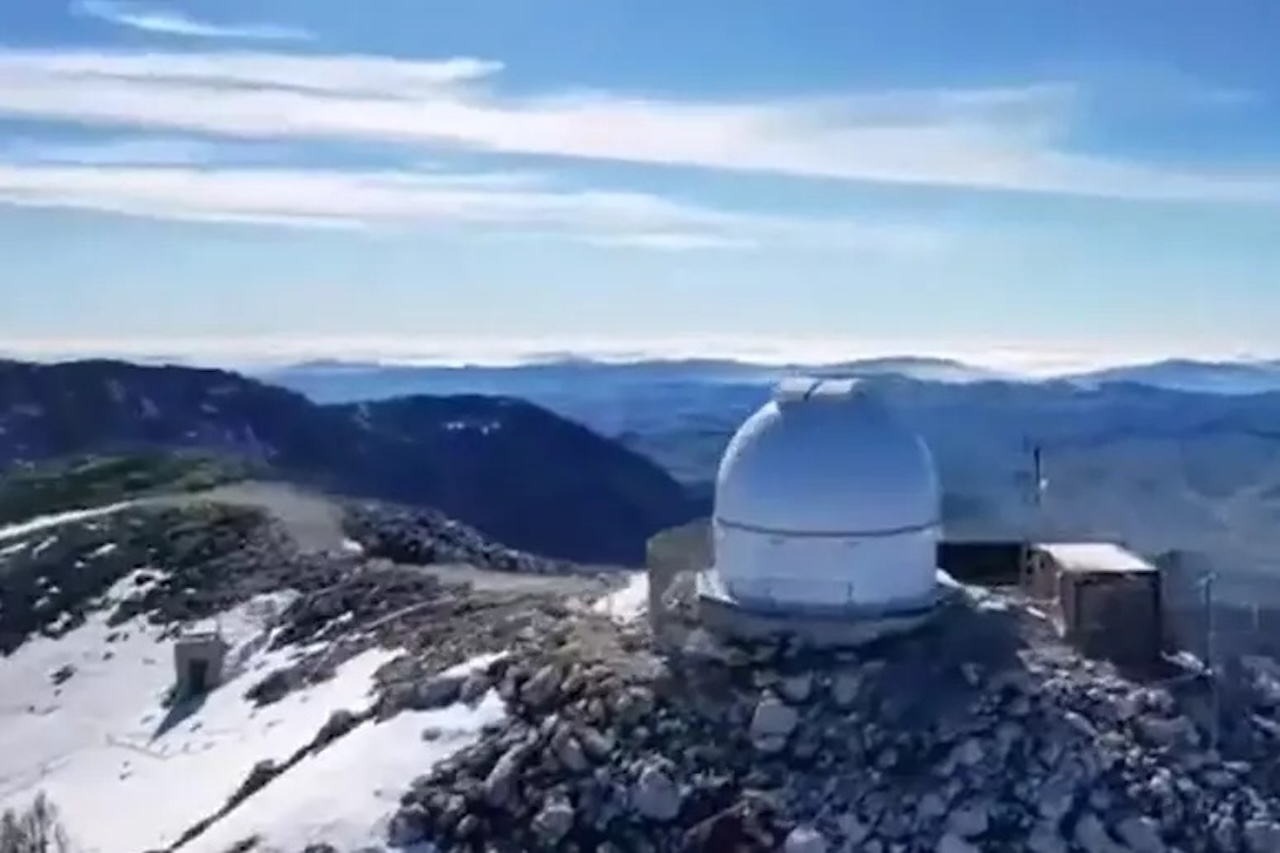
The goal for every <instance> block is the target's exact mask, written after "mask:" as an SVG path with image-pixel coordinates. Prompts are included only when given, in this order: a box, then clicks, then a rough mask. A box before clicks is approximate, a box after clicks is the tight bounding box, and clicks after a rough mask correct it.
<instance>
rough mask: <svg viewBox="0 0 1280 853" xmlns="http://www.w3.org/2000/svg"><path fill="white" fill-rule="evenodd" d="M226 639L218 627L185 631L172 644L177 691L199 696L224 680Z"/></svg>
mask: <svg viewBox="0 0 1280 853" xmlns="http://www.w3.org/2000/svg"><path fill="white" fill-rule="evenodd" d="M228 648H229V646H228V645H227V641H226V640H224V639H223V638H222V635H221V634H220V633H219V632H217V631H197V632H192V633H189V634H183V635H182V636H180V637H179V638H178V641H177V643H175V644H174V647H173V663H174V668H175V670H176V676H177V681H176V686H177V690H176V692H177V695H178V696H180V697H189V696H199V695H201V694H203V693H207V692H208V691H210V690H212V689H213V688H215V687H217V686H218V685H219V684H220V683H221V682H222V676H223V669H224V667H225V666H226V661H227V650H228Z"/></svg>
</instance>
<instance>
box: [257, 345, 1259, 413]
mask: <svg viewBox="0 0 1280 853" xmlns="http://www.w3.org/2000/svg"><path fill="white" fill-rule="evenodd" d="M797 372H805V373H814V374H822V375H842V376H857V377H899V378H902V379H913V380H916V381H921V382H949V383H961V384H971V383H975V382H1067V383H1071V384H1074V385H1080V386H1084V387H1095V386H1098V385H1103V384H1117V383H1129V384H1134V385H1144V386H1147V387H1151V388H1162V389H1166V390H1170V391H1194V392H1199V393H1211V394H1262V393H1268V392H1272V391H1280V360H1271V361H1266V360H1254V361H1195V360H1190V359H1168V360H1164V361H1156V362H1149V363H1142V364H1131V365H1120V366H1115V367H1107V368H1102V369H1099V370H1092V371H1080V372H1070V373H1063V374H1058V375H1053V376H1045V377H1039V378H1036V377H1030V376H1025V375H1021V374H1018V373H1014V372H1010V371H999V370H994V369H991V368H986V367H980V366H976V365H972V364H966V363H964V362H962V361H957V360H954V359H943V358H927V357H920V356H894V357H885V358H873V359H861V360H852V361H844V362H829V363H802V362H795V363H790V364H757V363H752V362H747V361H734V360H728V359H675V360H638V361H625V362H610V361H593V360H591V359H587V358H577V357H568V356H566V357H562V358H547V359H542V360H537V361H532V362H526V363H522V364H515V365H506V366H488V365H405V364H379V363H376V362H358V361H352V362H344V361H339V360H324V361H310V362H302V363H299V364H294V365H288V366H285V367H278V368H272V369H269V370H265V371H262V372H261V373H260V374H259V375H261V376H263V378H266V379H268V380H269V381H272V382H276V383H279V384H281V385H284V386H286V387H290V388H294V389H295V390H298V391H301V392H302V393H305V394H307V395H308V396H310V397H312V398H313V399H316V400H320V401H323V402H351V401H354V400H367V399H380V398H384V397H389V396H399V395H402V394H406V393H453V392H454V390H455V389H468V390H471V391H475V390H478V389H481V388H483V389H486V390H492V391H494V392H496V393H513V392H514V393H519V392H521V391H525V392H527V391H529V390H532V391H535V392H536V391H539V390H543V389H546V390H555V389H558V388H560V387H561V386H563V384H564V383H566V382H571V381H574V380H577V379H587V380H589V381H592V382H594V383H608V384H612V385H617V386H619V387H622V386H631V385H636V384H639V385H651V384H654V383H688V382H696V383H699V384H707V383H713V382H718V383H769V382H773V381H775V380H776V379H778V378H779V377H781V376H785V375H787V374H791V373H797Z"/></svg>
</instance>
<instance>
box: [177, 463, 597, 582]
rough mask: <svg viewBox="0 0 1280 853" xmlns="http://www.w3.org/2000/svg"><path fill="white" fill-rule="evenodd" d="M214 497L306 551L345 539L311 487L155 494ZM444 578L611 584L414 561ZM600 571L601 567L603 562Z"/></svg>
mask: <svg viewBox="0 0 1280 853" xmlns="http://www.w3.org/2000/svg"><path fill="white" fill-rule="evenodd" d="M209 500H212V501H215V502H218V503H225V504H231V505H233V506H246V507H253V508H256V509H261V510H264V511H266V512H268V513H270V514H271V515H272V516H274V517H275V519H276V520H277V521H279V522H280V523H281V524H282V525H284V528H285V530H286V531H288V533H289V535H290V536H292V537H293V538H294V540H295V541H296V542H297V543H298V547H299V548H301V549H302V550H304V551H307V552H310V553H337V552H341V551H343V550H344V549H345V546H346V545H347V544H348V539H347V536H346V533H345V532H344V531H343V529H342V510H341V508H340V507H339V506H338V505H337V504H336V503H334V502H333V501H331V500H329V499H328V498H326V497H324V496H323V495H318V494H316V493H314V492H307V491H305V490H303V489H300V488H297V487H296V486H291V485H289V484H287V483H267V482H249V483H236V484H233V485H228V486H219V487H217V488H214V489H210V490H209V491H206V492H199V493H197V494H193V495H185V496H174V497H166V498H159V499H157V501H159V502H161V504H162V505H173V504H175V503H177V504H181V503H182V502H184V501H185V502H187V503H190V502H192V501H209ZM411 568H413V569H416V570H417V571H421V572H425V573H428V574H432V575H437V576H439V577H440V578H442V579H445V580H452V581H465V582H468V583H470V584H471V585H472V586H473V587H474V588H475V589H479V590H486V591H492V592H521V593H549V594H561V595H566V596H578V595H592V594H603V593H604V592H606V591H608V589H609V588H610V586H611V584H609V583H608V582H606V581H604V580H601V579H599V578H597V577H595V576H592V575H585V576H571V575H535V574H524V573H518V572H497V571H491V570H487V569H478V568H476V567H475V566H471V565H467V564H433V565H413V566H411ZM601 571H602V572H603V571H605V570H604V569H603V568H602V569H601Z"/></svg>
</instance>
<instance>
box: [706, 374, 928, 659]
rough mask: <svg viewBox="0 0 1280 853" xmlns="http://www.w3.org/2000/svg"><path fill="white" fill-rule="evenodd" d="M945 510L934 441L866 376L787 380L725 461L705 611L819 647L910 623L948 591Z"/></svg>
mask: <svg viewBox="0 0 1280 853" xmlns="http://www.w3.org/2000/svg"><path fill="white" fill-rule="evenodd" d="M940 513H941V492H940V488H939V485H938V480H937V476H936V473H935V471H934V465H933V459H932V456H931V455H930V453H929V450H928V448H927V447H926V446H925V444H924V442H923V441H922V440H921V439H920V437H919V436H918V435H916V434H915V433H914V432H912V431H911V430H910V429H908V428H906V427H905V426H904V425H903V424H901V423H900V422H899V421H898V420H897V419H896V418H894V417H893V416H892V414H891V413H890V412H889V410H888V409H887V407H886V406H884V405H883V403H882V401H881V400H880V399H879V398H878V397H877V396H876V395H875V394H874V393H873V392H872V391H871V389H870V388H869V387H868V385H867V384H866V383H865V382H862V381H860V380H856V379H814V378H794V379H790V380H785V381H784V382H782V383H781V384H780V385H779V386H778V388H777V389H776V391H775V393H774V395H773V398H772V400H770V401H769V402H768V403H767V404H766V405H765V406H763V407H762V408H761V409H760V410H759V411H757V412H756V413H755V414H754V415H752V416H751V417H750V418H749V419H747V421H746V422H745V423H744V424H743V425H742V427H741V429H739V430H738V432H737V434H735V435H734V437H733V439H732V440H731V441H730V443H729V446H728V449H727V450H726V451H725V455H724V458H723V460H722V461H721V464H720V469H719V472H718V475H717V478H716V493H715V511H714V516H713V518H712V523H711V544H712V551H713V555H714V556H713V561H712V564H711V565H710V567H708V568H705V569H704V570H703V571H701V572H699V573H698V575H697V579H696V591H697V602H698V617H699V621H700V622H701V623H702V624H703V626H704V627H706V628H707V629H708V630H711V631H714V632H717V633H721V634H726V635H730V636H733V637H739V638H743V639H759V638H762V637H763V636H767V635H787V636H789V637H792V638H794V639H796V640H799V641H800V642H801V643H804V644H808V645H813V646H821V647H827V646H840V645H857V644H860V643H864V642H868V641H869V640H873V639H877V638H878V637H880V636H884V635H885V634H888V633H897V632H900V631H903V630H909V629H911V628H914V627H916V626H918V625H920V624H921V623H922V622H923V621H925V620H926V619H928V618H929V616H930V615H932V614H933V612H934V611H935V609H936V606H937V604H938V603H939V602H940V600H941V599H942V597H943V596H944V595H945V594H946V592H947V588H945V587H943V586H942V585H940V584H939V582H938V571H937V545H938V534H939V531H940V529H941V525H940Z"/></svg>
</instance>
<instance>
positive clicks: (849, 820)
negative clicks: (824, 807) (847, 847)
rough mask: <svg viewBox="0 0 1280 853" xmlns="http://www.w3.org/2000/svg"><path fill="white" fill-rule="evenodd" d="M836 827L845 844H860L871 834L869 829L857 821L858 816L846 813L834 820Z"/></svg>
mask: <svg viewBox="0 0 1280 853" xmlns="http://www.w3.org/2000/svg"><path fill="white" fill-rule="evenodd" d="M836 827H837V828H838V829H839V830H840V835H841V837H842V838H843V839H844V841H845V843H846V844H853V845H857V844H861V843H862V842H863V841H865V840H866V839H867V836H868V835H870V834H871V828H870V827H869V826H867V825H866V824H865V823H863V822H862V821H861V820H859V819H858V816H857V815H855V814H851V813H848V812H846V813H845V814H842V815H840V816H839V817H838V818H836Z"/></svg>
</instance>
